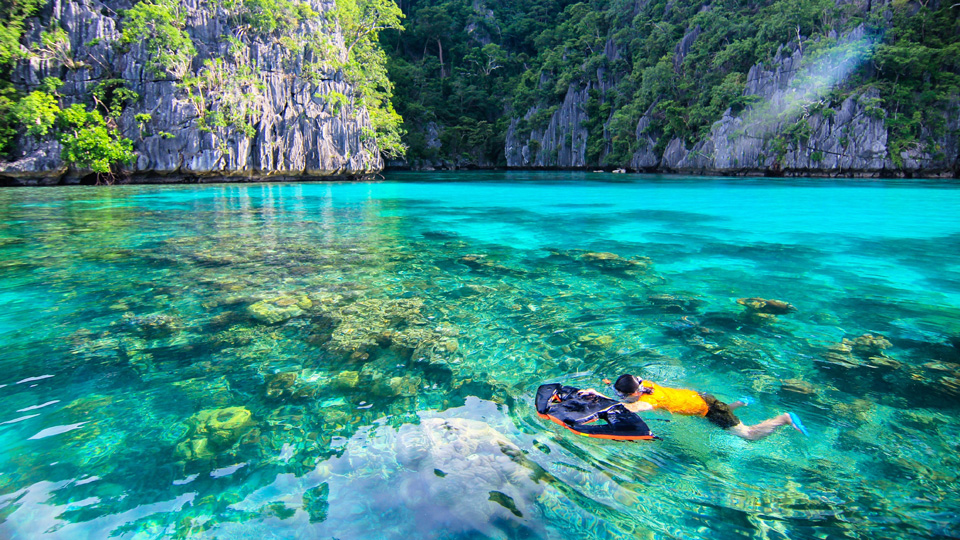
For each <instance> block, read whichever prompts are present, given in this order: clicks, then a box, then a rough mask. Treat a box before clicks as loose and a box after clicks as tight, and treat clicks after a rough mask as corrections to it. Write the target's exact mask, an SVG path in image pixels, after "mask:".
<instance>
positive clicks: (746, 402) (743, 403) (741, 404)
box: [729, 396, 754, 410]
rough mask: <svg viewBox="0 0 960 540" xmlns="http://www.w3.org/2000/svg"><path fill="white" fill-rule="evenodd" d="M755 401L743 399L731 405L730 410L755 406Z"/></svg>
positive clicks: (749, 398) (748, 398) (747, 398)
mask: <svg viewBox="0 0 960 540" xmlns="http://www.w3.org/2000/svg"><path fill="white" fill-rule="evenodd" d="M753 404H754V401H753V398H751V397H746V396H744V397H742V398H740V399H738V400H736V401H734V402H733V403H731V404H729V407H730V410H733V409H739V408H740V407H746V406H747V405H753Z"/></svg>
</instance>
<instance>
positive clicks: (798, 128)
mask: <svg viewBox="0 0 960 540" xmlns="http://www.w3.org/2000/svg"><path fill="white" fill-rule="evenodd" d="M699 34H700V31H699V29H698V28H694V29H692V30H691V31H690V32H688V33H687V34H686V35H685V36H684V38H683V40H681V42H680V43H678V44H677V47H676V49H675V56H674V62H673V64H674V66H675V68H677V69H679V68H678V66H680V64H681V62H682V59H683V56H684V55H685V54H686V52H687V51H688V50H689V48H690V44H691V43H692V42H693V41H694V40H696V39H697V37H698V36H699ZM831 37H832V38H834V39H837V45H836V46H835V47H834V50H835V51H837V52H836V53H835V54H833V55H831V54H823V53H821V54H822V56H821V57H819V58H818V59H817V61H816V62H807V63H804V51H803V49H802V48H801V47H800V46H798V45H796V44H795V43H791V44H786V45H784V46H782V47H780V50H779V51H778V52H777V55H776V57H775V58H774V60H773V62H771V63H770V64H768V65H763V64H757V65H755V66H753V68H752V69H750V71H749V73H748V75H747V81H746V86H745V89H744V91H743V95H744V96H745V97H750V98H751V99H752V101H753V105H751V106H749V107H747V108H746V109H745V110H743V111H741V112H739V113H737V114H734V113H732V112H731V111H730V110H728V111H727V112H726V113H725V114H724V115H723V117H722V118H721V119H720V120H718V121H717V122H715V123H714V124H713V126H712V128H711V130H710V133H709V135H708V136H706V137H702V138H701V139H700V140H698V141H696V142H694V143H692V144H688V143H687V142H685V141H684V140H682V139H679V138H672V139H666V140H662V138H663V134H662V133H660V132H659V131H658V130H657V129H656V128H655V127H654V126H655V122H654V121H653V118H654V114H655V113H654V110H655V108H656V105H657V103H654V104H653V105H652V106H651V107H650V108H649V110H648V111H647V112H646V114H644V115H643V116H642V117H641V118H640V120H639V122H638V123H637V127H636V138H637V144H636V151H635V152H634V154H633V156H632V157H631V158H630V159H629V161H627V162H622V163H621V162H606V163H604V165H605V166H607V167H610V168H614V167H624V168H627V169H630V170H634V171H647V172H654V171H658V172H678V173H695V174H734V175H746V174H772V175H781V174H782V175H810V176H831V175H844V176H864V177H874V176H914V175H916V176H941V177H953V176H956V175H958V174H960V143H958V135H957V134H958V133H960V102H958V101H956V100H954V101H953V103H952V105H951V106H949V107H948V108H947V109H946V110H945V111H944V116H945V129H942V130H940V132H939V133H940V134H939V135H937V134H934V133H933V132H929V131H928V132H927V133H926V136H925V137H923V140H925V141H927V144H925V145H923V146H922V147H917V148H913V149H907V150H904V151H902V152H900V155H898V156H891V155H890V151H889V149H888V141H887V139H888V127H887V125H886V117H887V113H886V112H885V111H884V110H883V108H882V107H881V106H880V105H879V102H880V99H879V96H878V93H877V92H876V90H873V89H867V90H864V91H862V92H860V93H853V94H851V95H849V96H848V97H846V98H845V99H843V100H841V101H839V102H838V103H834V102H831V100H830V98H829V97H828V94H829V91H830V90H832V89H833V88H835V87H836V86H837V85H839V84H840V83H842V81H843V78H844V76H845V75H846V74H848V73H849V72H850V71H851V69H852V66H853V65H854V63H855V62H856V60H857V59H856V58H855V57H853V56H851V53H850V51H863V50H866V49H867V48H869V47H870V43H868V42H867V40H868V38H867V37H866V36H865V33H864V30H863V27H859V28H857V29H855V30H854V31H852V32H850V33H849V34H847V35H845V36H842V37H838V36H831ZM601 80H602V79H601ZM592 84H593V83H585V84H583V85H576V84H572V85H571V86H570V89H569V90H568V92H567V95H566V98H565V99H564V101H563V104H562V105H561V106H560V107H559V108H558V109H557V110H556V112H554V113H553V114H552V116H551V117H550V118H549V120H548V123H547V125H546V127H545V128H537V127H533V128H532V129H531V130H529V131H528V133H529V135H527V133H520V132H519V130H518V129H517V127H518V125H519V124H520V123H521V120H520V119H518V118H515V119H514V120H513V121H512V123H511V125H510V129H509V130H508V132H507V136H506V148H505V152H506V161H507V166H508V167H523V168H584V167H593V166H595V164H591V163H587V161H586V160H585V146H586V139H587V130H586V128H585V127H584V126H585V124H586V122H588V120H589V118H588V117H587V114H586V106H587V100H588V91H589V89H590V88H591V85H592ZM536 112H537V109H531V110H530V111H528V112H527V113H526V115H525V117H524V119H526V120H529V119H530V118H531V117H532V116H533V115H534V114H535V113H536ZM604 121H608V119H604ZM605 127H606V126H605ZM604 136H605V137H607V134H606V129H604ZM608 142H609V139H608Z"/></svg>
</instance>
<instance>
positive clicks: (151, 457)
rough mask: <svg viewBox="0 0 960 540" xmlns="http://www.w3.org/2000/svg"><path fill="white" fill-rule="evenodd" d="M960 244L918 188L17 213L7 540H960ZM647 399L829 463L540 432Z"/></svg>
mask: <svg viewBox="0 0 960 540" xmlns="http://www.w3.org/2000/svg"><path fill="white" fill-rule="evenodd" d="M958 216H960V190H958V189H957V188H956V186H955V185H953V184H950V183H935V182H916V181H909V182H907V181H883V182H866V181H856V182H854V181H849V182H843V181H829V180H816V181H812V180H803V181H789V180H762V179H711V178H684V177H660V176H633V175H630V176H628V175H601V174H584V173H509V174H507V173H436V174H426V173H420V174H415V173H394V174H390V175H388V176H387V178H386V180H385V181H382V182H374V183H349V184H348V183H313V184H251V185H235V184H232V185H228V184H224V185H199V186H113V187H100V188H92V187H69V188H66V187H64V188H60V187H57V188H22V189H7V190H3V191H0V343H2V348H0V538H4V539H17V540H20V539H31V540H32V539H69V540H84V539H107V538H122V539H137V540H139V539H147V538H171V539H172V538H176V539H207V538H209V539H212V538H218V539H227V538H277V539H299V538H304V539H305V538H337V539H339V540H347V539H368V538H370V539H373V538H396V539H421V538H422V539H482V538H496V539H514V538H531V539H539V538H543V539H546V538H563V537H573V538H596V539H607V538H712V539H713V538H720V539H724V538H744V537H755V538H765V539H771V538H772V539H778V538H780V539H784V538H904V537H910V538H942V537H957V536H960V524H958V523H960V522H958V520H957V515H958V513H960V503H958V489H960V488H958V487H957V486H958V483H957V481H956V480H957V478H956V477H957V471H958V470H960V459H958V457H957V456H958V455H960V452H958V442H957V441H958V440H960V439H958V435H960V421H958V414H957V413H958V407H960V350H958V349H960V217H958ZM743 298H764V299H776V300H781V301H784V302H789V303H790V304H792V305H793V306H795V307H796V311H795V312H792V313H789V314H787V315H770V314H767V313H762V312H758V311H756V310H751V309H750V308H749V306H745V305H743V303H738V302H737V300H738V299H743ZM745 303H747V304H749V302H745ZM624 371H632V372H636V373H640V374H642V375H643V376H645V377H647V378H650V379H653V380H656V381H658V382H660V383H662V384H666V385H673V386H681V387H687V388H694V389H697V390H701V391H706V392H710V393H713V394H714V395H716V396H717V397H719V398H720V399H723V400H727V401H732V400H735V399H737V398H739V397H743V396H749V397H751V398H753V400H754V403H753V404H752V405H750V406H749V407H747V408H745V409H741V410H740V411H738V413H739V415H740V416H741V417H742V418H743V419H744V420H745V421H746V422H748V423H753V422H757V421H760V420H763V419H765V418H768V417H770V416H772V415H774V414H777V413H779V412H782V411H794V412H796V413H797V414H798V415H800V417H802V418H803V419H804V421H805V423H806V425H807V427H808V428H809V429H810V431H811V436H810V437H809V438H804V437H803V436H802V435H800V434H799V433H798V432H796V431H794V430H789V429H783V430H780V431H778V432H777V433H775V434H774V435H773V436H771V437H769V438H768V439H765V440H764V441H761V442H757V443H747V442H744V441H741V440H739V439H737V438H735V437H733V436H731V435H730V434H728V433H725V432H723V431H722V430H720V429H717V428H715V427H713V426H711V425H710V424H708V423H707V422H706V421H704V420H702V419H698V418H689V417H669V416H668V415H665V414H660V413H655V414H647V415H645V417H646V418H647V420H648V421H649V423H650V425H651V426H652V428H653V429H654V430H655V431H656V433H657V434H658V435H660V436H661V437H662V439H663V440H661V441H656V442H651V443H647V442H644V443H617V442H609V441H602V440H594V439H588V438H585V437H579V436H576V435H574V434H572V433H570V432H569V431H567V430H564V429H562V428H559V426H556V425H554V424H552V423H549V422H545V421H543V420H541V419H540V418H538V417H537V415H536V414H535V411H534V409H533V403H532V398H533V393H534V392H535V390H536V388H537V386H538V385H539V384H541V383H544V382H564V383H567V384H572V385H575V386H582V387H596V388H599V389H601V390H603V389H605V387H604V385H603V383H602V382H601V381H602V379H603V378H604V377H609V378H613V377H615V376H616V375H617V374H619V373H621V372H624Z"/></svg>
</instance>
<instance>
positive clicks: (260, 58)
mask: <svg viewBox="0 0 960 540" xmlns="http://www.w3.org/2000/svg"><path fill="white" fill-rule="evenodd" d="M84 9H95V10H96V11H97V14H96V15H95V17H102V18H110V19H113V23H114V25H115V28H116V30H118V31H119V35H117V34H116V33H112V30H113V28H114V27H112V26H109V25H108V27H107V30H106V31H105V32H102V33H101V34H99V35H98V37H96V38H95V39H92V40H89V38H88V37H86V36H87V35H88V34H84V36H79V35H78V31H77V27H76V26H77V25H76V24H72V23H62V24H64V25H65V26H67V27H69V29H68V30H69V32H72V34H68V30H65V29H64V28H61V27H60V25H61V21H64V20H71V21H72V20H73V19H71V18H70V17H73V16H75V13H74V12H72V11H70V10H69V9H68V8H67V7H57V6H52V7H51V0H10V1H9V2H4V3H3V5H2V6H0V16H2V20H0V156H7V157H11V155H12V154H13V151H14V150H16V151H17V152H16V154H17V155H21V154H22V153H23V152H27V153H29V152H34V151H35V149H37V148H44V149H45V150H44V151H47V150H46V149H49V148H51V146H50V144H53V143H54V141H56V142H57V143H59V144H60V147H61V149H62V155H61V158H62V159H63V160H64V162H65V163H66V164H67V165H71V166H73V167H74V168H75V169H77V170H81V171H84V170H87V171H92V172H96V173H107V172H113V173H116V172H118V170H119V169H120V166H121V165H123V164H127V163H130V162H131V160H132V156H133V154H132V150H131V149H132V145H131V142H132V141H131V140H130V139H129V138H128V137H134V138H139V140H142V139H143V138H144V136H148V137H150V136H154V135H159V136H161V137H163V136H164V133H165V132H162V131H158V129H155V128H159V129H162V127H161V126H163V124H162V122H163V121H164V120H163V119H160V118H156V117H155V116H154V115H151V114H149V113H150V112H155V111H154V110H151V111H149V112H144V111H143V106H142V105H143V104H141V103H139V100H140V96H139V95H138V94H137V92H135V91H133V90H132V89H131V88H136V89H138V90H140V89H142V88H143V85H144V84H147V83H150V84H154V83H161V84H164V83H166V84H165V85H164V87H163V88H162V89H161V90H160V92H161V93H167V92H170V91H173V92H176V93H177V94H178V99H180V98H186V99H187V100H189V103H190V104H191V105H192V106H193V109H195V111H196V115H195V116H194V115H193V114H192V110H188V111H186V112H185V113H183V114H184V115H185V116H184V117H179V116H178V118H177V120H176V121H178V122H179V124H178V127H181V128H183V127H184V126H183V124H185V123H188V122H189V123H190V124H191V126H192V127H196V128H199V129H200V130H201V131H203V132H205V133H207V134H210V139H207V140H212V141H213V144H214V145H216V148H217V150H218V151H219V153H220V157H219V161H217V164H218V165H219V164H222V163H224V160H225V159H226V160H228V159H230V158H231V155H232V154H231V153H237V150H236V148H237V141H239V140H242V139H244V138H247V139H250V138H253V137H255V136H256V134H257V129H256V126H257V123H258V122H259V121H260V119H261V116H262V115H263V114H264V110H265V108H264V103H267V102H269V101H270V100H271V99H274V98H276V95H275V94H276V93H277V92H276V89H275V88H271V87H270V86H269V85H270V82H269V79H270V77H271V76H273V77H274V79H275V78H276V77H275V75H276V74H277V73H289V74H290V75H293V76H295V77H296V78H297V79H298V80H302V81H305V82H307V83H308V86H307V88H306V90H307V92H306V95H307V96H309V95H310V93H313V94H314V96H313V97H314V98H319V99H323V100H325V101H326V102H327V103H328V104H329V105H330V107H329V108H328V109H327V110H328V111H329V112H332V114H333V115H334V116H342V118H340V119H338V121H340V122H341V123H346V124H353V125H359V126H360V127H362V129H363V130H364V131H363V132H362V136H361V141H362V142H361V144H360V152H363V156H364V157H363V158H362V162H363V163H375V162H378V159H377V158H376V156H373V155H372V150H373V149H374V148H377V147H378V148H379V149H380V151H381V153H382V154H383V155H385V156H388V157H399V156H402V155H403V154H404V152H405V145H404V143H403V142H402V140H401V137H400V135H401V124H402V120H401V119H400V116H399V115H398V114H397V113H396V111H395V110H394V108H393V105H392V103H391V98H392V88H393V85H392V83H391V82H390V80H389V79H388V78H387V69H386V63H387V57H386V55H385V54H384V52H383V50H382V49H381V47H380V44H379V34H380V32H381V31H383V30H387V29H393V30H399V29H400V28H401V20H402V18H403V13H402V12H401V11H400V9H399V8H398V7H397V5H396V4H395V3H394V2H393V0H336V1H335V2H331V3H321V2H315V1H298V0H201V1H200V2H199V3H198V4H189V3H183V2H180V1H178V0H140V1H135V2H131V3H123V2H119V3H111V2H105V3H104V4H102V5H100V4H99V3H97V6H93V7H91V6H87V5H82V6H80V7H78V10H80V11H81V12H82V11H83V10H84ZM67 12H69V13H70V14H71V15H65V14H64V13H67ZM198 21H206V22H204V24H203V25H200V26H198ZM88 23H89V21H85V22H84V24H88ZM89 24H92V23H89ZM99 30H103V28H102V27H101V28H99ZM211 32H214V34H213V35H210V34H211ZM219 32H222V34H220V35H219V36H217V33H219ZM38 37H39V39H38ZM81 37H84V38H85V39H88V40H89V41H87V42H84V43H83V44H82V45H81V46H80V47H78V46H77V43H78V39H79V38H81ZM341 37H342V39H341ZM197 40H199V41H197ZM195 41H196V44H195ZM211 43H213V46H212V47H211ZM73 48H75V49H76V50H72V49H73ZM74 56H77V58H74ZM120 59H125V61H126V67H125V68H124V74H121V73H120V72H119V71H118V70H117V69H116V68H117V66H118V60H120ZM130 60H133V61H134V62H135V64H134V65H133V66H130V65H129V61H130ZM27 61H29V62H30V64H29V66H28V64H27V63H26V62H27ZM131 67H132V69H131ZM85 70H86V71H87V73H84V71H85ZM38 73H39V74H47V73H52V74H58V75H59V76H61V77H64V80H66V81H67V83H68V84H67V85H66V86H64V88H66V89H67V90H65V91H64V94H63V95H61V94H60V93H58V88H60V87H61V85H63V83H62V82H61V81H60V80H59V79H57V78H54V77H48V79H50V80H49V81H44V83H43V84H42V85H40V86H38V85H37V84H36V83H33V82H29V81H30V80H31V79H35V78H36V77H37V76H38V75H36V74H38ZM130 73H135V74H136V75H134V80H130V81H128V80H125V79H123V78H122V77H124V76H127V77H130V75H129V74H130ZM65 75H66V76H65ZM39 76H40V77H42V76H43V75H39ZM138 76H139V77H138ZM14 80H16V84H14V82H13V81H14ZM344 82H346V83H347V85H346V86H344V85H343V83H344ZM169 83H174V84H173V86H171V85H170V84H169ZM296 84H300V83H299V82H298V83H296ZM171 88H174V90H171ZM330 88H338V89H340V90H342V91H331V90H330ZM296 91H297V92H299V91H300V89H299V87H297V90H296ZM271 92H273V94H274V95H271ZM155 93H156V91H155V92H154V93H153V94H152V95H153V97H154V99H155V97H156V96H155ZM284 97H286V94H284ZM299 98H300V96H297V98H296V99H299ZM306 100H307V101H309V100H310V98H309V97H307V99H306ZM77 102H79V103H77ZM138 104H139V105H140V107H138V109H139V110H138V111H137V112H138V113H139V114H134V115H131V114H128V115H126V116H124V111H125V110H127V109H128V108H129V107H130V106H131V105H138ZM67 105H69V106H67ZM301 105H303V104H302V103H301ZM345 106H347V107H345ZM364 113H366V114H369V118H370V122H369V124H368V123H367V122H366V121H365V120H364V118H363V115H364ZM178 114H179V113H178ZM347 115H349V118H348V117H347ZM131 116H133V117H135V118H134V122H131V121H130V119H131ZM167 116H168V117H169V116H170V115H169V113H168V114H167ZM170 119H171V118H167V120H170ZM157 122H160V123H159V124H158V123H157ZM367 126H369V128H368V127H367ZM23 134H25V135H23ZM371 142H372V143H376V146H374V145H373V144H370V143H371ZM14 144H19V147H18V148H13V145H14ZM53 147H55V145H54V146H53ZM21 151H22V152H21ZM233 157H237V156H233ZM345 157H346V158H347V159H350V158H351V156H350V155H349V152H348V155H346V156H345Z"/></svg>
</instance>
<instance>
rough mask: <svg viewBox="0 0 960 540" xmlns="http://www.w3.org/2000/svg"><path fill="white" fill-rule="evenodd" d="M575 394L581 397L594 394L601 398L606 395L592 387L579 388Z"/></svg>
mask: <svg viewBox="0 0 960 540" xmlns="http://www.w3.org/2000/svg"><path fill="white" fill-rule="evenodd" d="M577 394H578V395H580V396H581V397H590V396H596V397H602V398H605V397H607V396H605V395H603V394H601V393H600V392H597V391H596V390H594V389H593V388H587V389H586V390H581V391H579V392H577Z"/></svg>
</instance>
